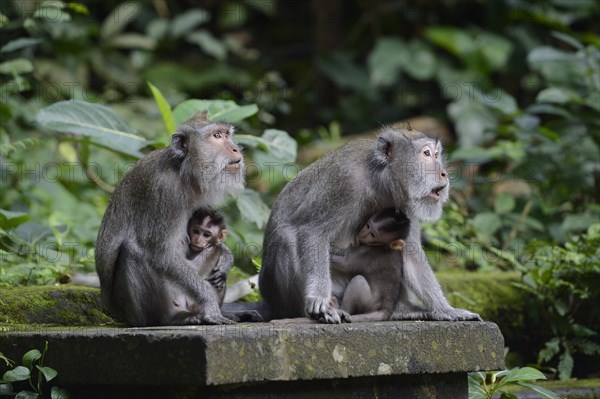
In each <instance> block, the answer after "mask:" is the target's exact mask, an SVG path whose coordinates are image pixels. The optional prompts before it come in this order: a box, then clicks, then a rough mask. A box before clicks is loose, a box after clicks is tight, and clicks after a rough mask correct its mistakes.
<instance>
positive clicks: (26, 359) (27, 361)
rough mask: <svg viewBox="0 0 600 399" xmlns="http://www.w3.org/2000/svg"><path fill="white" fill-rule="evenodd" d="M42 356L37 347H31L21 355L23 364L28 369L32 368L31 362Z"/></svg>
mask: <svg viewBox="0 0 600 399" xmlns="http://www.w3.org/2000/svg"><path fill="white" fill-rule="evenodd" d="M41 358H42V353H41V352H40V351H39V350H37V349H32V350H30V351H29V352H27V353H26V354H24V355H23V365H24V366H25V367H27V368H28V369H29V370H32V369H33V363H34V362H35V361H36V360H39V359H41Z"/></svg>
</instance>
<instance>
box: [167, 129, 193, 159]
mask: <svg viewBox="0 0 600 399" xmlns="http://www.w3.org/2000/svg"><path fill="white" fill-rule="evenodd" d="M188 141H189V138H188V136H187V135H186V134H183V133H175V134H173V136H171V147H173V152H174V153H175V156H176V157H177V158H185V156H186V155H187V153H188Z"/></svg>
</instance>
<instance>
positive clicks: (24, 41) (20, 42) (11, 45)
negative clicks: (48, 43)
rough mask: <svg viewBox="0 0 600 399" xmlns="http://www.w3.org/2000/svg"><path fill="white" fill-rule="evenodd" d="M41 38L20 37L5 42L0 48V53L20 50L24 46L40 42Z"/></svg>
mask: <svg viewBox="0 0 600 399" xmlns="http://www.w3.org/2000/svg"><path fill="white" fill-rule="evenodd" d="M42 42H43V40H42V39H34V38H31V37H21V38H19V39H15V40H12V41H10V42H8V43H6V44H5V45H4V46H2V48H1V49H0V53H8V52H9V51H15V50H21V49H23V48H26V47H31V46H35V45H37V44H40V43H42Z"/></svg>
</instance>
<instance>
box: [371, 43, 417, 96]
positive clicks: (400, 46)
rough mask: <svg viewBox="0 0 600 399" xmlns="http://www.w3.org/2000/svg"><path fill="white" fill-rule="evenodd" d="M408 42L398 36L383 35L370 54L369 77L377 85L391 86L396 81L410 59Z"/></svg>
mask: <svg viewBox="0 0 600 399" xmlns="http://www.w3.org/2000/svg"><path fill="white" fill-rule="evenodd" d="M408 58H410V57H409V53H408V48H407V46H406V44H405V43H404V42H403V41H402V40H400V39H397V38H387V37H382V38H380V39H378V40H377V44H376V45H375V48H374V49H373V51H371V53H370V54H369V57H368V60H367V64H368V66H369V78H370V79H371V82H372V83H373V84H375V85H376V86H391V85H392V84H394V83H395V82H396V77H397V75H398V72H399V71H400V70H401V69H402V66H403V65H404V60H405V59H408Z"/></svg>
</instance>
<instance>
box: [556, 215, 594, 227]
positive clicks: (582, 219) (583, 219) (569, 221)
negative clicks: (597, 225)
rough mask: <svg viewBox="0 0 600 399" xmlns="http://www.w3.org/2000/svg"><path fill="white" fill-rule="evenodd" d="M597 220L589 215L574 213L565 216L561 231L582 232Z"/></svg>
mask: <svg viewBox="0 0 600 399" xmlns="http://www.w3.org/2000/svg"><path fill="white" fill-rule="evenodd" d="M596 221H597V219H594V216H592V215H591V214H585V213H581V214H579V213H574V214H570V215H567V216H565V218H564V220H563V221H562V224H561V226H560V227H561V229H562V230H563V231H565V232H573V231H583V230H586V229H587V228H588V227H590V226H591V225H592V224H594V222H596Z"/></svg>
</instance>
